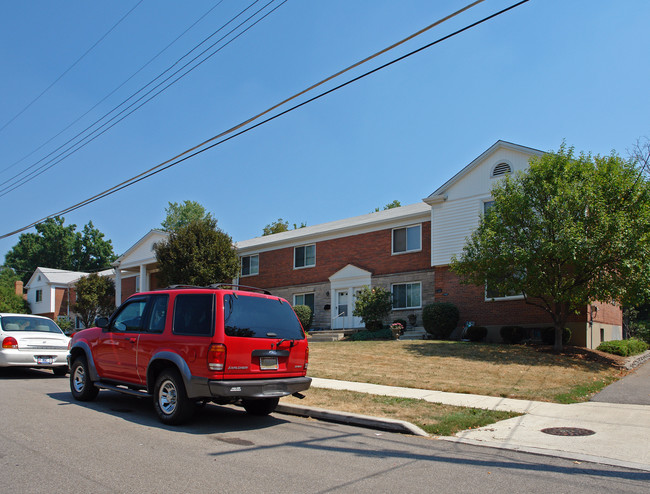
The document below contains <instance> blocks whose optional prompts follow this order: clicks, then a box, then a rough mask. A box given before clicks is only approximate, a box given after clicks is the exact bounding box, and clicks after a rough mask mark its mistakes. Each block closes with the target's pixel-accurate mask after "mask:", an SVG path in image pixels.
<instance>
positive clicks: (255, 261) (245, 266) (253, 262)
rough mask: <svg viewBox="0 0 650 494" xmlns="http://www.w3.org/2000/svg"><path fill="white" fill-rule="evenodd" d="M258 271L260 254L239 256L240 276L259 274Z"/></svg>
mask: <svg viewBox="0 0 650 494" xmlns="http://www.w3.org/2000/svg"><path fill="white" fill-rule="evenodd" d="M259 272H260V256H259V255H258V254H255V255H254V256H243V257H242V258H241V275H242V276H253V275H255V274H259Z"/></svg>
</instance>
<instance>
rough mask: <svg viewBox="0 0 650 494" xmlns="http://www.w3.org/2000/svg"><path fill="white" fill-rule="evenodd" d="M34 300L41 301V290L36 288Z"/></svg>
mask: <svg viewBox="0 0 650 494" xmlns="http://www.w3.org/2000/svg"><path fill="white" fill-rule="evenodd" d="M36 301H37V302H42V301H43V290H36Z"/></svg>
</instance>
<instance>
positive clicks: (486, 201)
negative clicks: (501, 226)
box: [483, 199, 494, 214]
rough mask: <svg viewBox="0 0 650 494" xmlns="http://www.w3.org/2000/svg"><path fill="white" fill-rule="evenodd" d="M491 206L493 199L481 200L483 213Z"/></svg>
mask: <svg viewBox="0 0 650 494" xmlns="http://www.w3.org/2000/svg"><path fill="white" fill-rule="evenodd" d="M492 206H494V199H486V200H485V201H483V214H485V213H487V212H488V211H489V210H490V208H491V207H492Z"/></svg>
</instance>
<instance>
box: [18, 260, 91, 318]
mask: <svg viewBox="0 0 650 494" xmlns="http://www.w3.org/2000/svg"><path fill="white" fill-rule="evenodd" d="M87 274H88V273H84V272H81V271H66V270H63V269H53V268H40V267H39V268H36V271H34V274H32V277H31V278H30V279H29V281H28V282H27V285H25V288H26V289H27V302H28V303H29V307H30V308H31V310H32V314H37V315H39V316H46V317H49V318H51V319H54V320H55V321H56V320H57V318H58V317H59V316H65V317H69V316H72V315H73V314H72V310H71V309H70V306H71V305H72V304H73V303H74V301H75V294H74V288H71V285H73V284H74V283H75V282H76V281H77V280H78V279H79V278H81V277H82V276H86V275H87ZM71 290H72V293H71Z"/></svg>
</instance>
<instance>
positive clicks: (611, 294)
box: [452, 144, 650, 351]
mask: <svg viewBox="0 0 650 494" xmlns="http://www.w3.org/2000/svg"><path fill="white" fill-rule="evenodd" d="M492 196H493V198H494V204H493V205H492V207H491V208H490V209H489V211H488V212H487V213H486V214H485V215H484V216H483V217H482V218H481V221H480V224H479V227H478V228H477V229H476V230H475V231H474V233H473V234H472V235H471V237H470V238H469V239H468V240H467V243H466V244H465V247H464V248H463V251H462V253H461V255H460V257H459V258H456V257H454V258H453V260H452V269H453V270H454V271H455V272H456V273H457V274H458V275H459V276H460V277H461V279H462V280H463V281H464V282H465V283H473V284H476V285H484V284H485V283H487V286H488V288H489V290H490V291H492V292H494V293H502V294H513V293H520V294H523V296H524V300H525V301H526V303H528V304H532V305H535V306H537V307H540V308H541V309H543V310H544V311H545V312H546V314H548V316H549V317H550V318H551V320H552V321H553V326H554V328H555V344H554V348H555V349H556V350H558V351H559V350H561V349H562V329H563V328H564V326H565V323H566V321H567V319H568V317H569V316H570V315H571V314H573V313H577V312H578V311H580V310H581V309H584V308H585V307H586V306H587V305H588V304H590V303H592V302H594V301H603V302H612V303H617V304H621V305H624V304H630V305H634V304H635V303H639V302H641V301H643V300H644V299H647V297H648V295H650V293H649V291H650V186H649V184H648V182H647V180H646V179H645V178H644V176H643V175H642V173H641V170H640V169H639V167H638V166H636V163H635V162H634V161H632V160H623V159H622V158H620V157H619V156H617V155H616V154H614V153H613V154H612V155H611V156H604V157H601V156H595V157H593V156H591V155H585V154H580V155H579V156H576V155H575V153H574V150H573V148H568V149H567V148H566V146H565V145H564V144H563V145H562V146H561V147H560V149H559V151H557V152H550V153H547V154H544V155H543V156H541V157H539V158H533V159H531V161H530V168H529V170H528V171H527V172H525V173H518V174H517V175H515V176H512V177H506V178H504V179H503V180H502V181H500V182H498V183H497V184H496V185H495V186H494V187H493V189H492Z"/></svg>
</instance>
